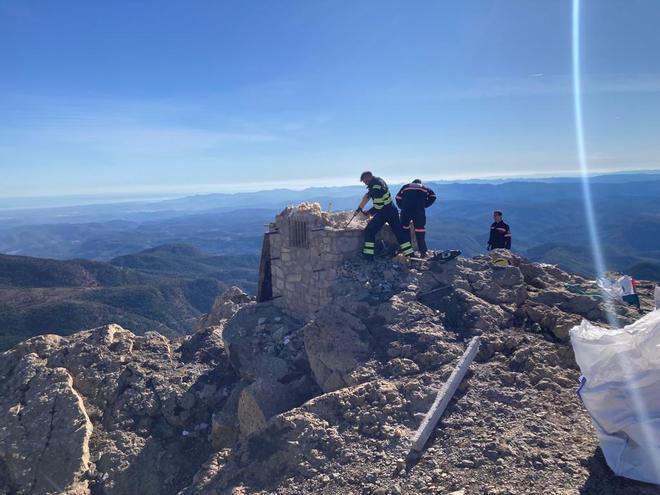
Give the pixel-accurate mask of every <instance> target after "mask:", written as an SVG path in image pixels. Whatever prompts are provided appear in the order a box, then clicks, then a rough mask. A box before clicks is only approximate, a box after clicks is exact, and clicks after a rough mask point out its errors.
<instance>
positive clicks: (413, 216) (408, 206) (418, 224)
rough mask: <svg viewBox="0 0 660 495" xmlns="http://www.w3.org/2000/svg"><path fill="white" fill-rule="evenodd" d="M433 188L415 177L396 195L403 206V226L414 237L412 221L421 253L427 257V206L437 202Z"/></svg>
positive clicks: (401, 206)
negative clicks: (411, 228) (411, 227)
mask: <svg viewBox="0 0 660 495" xmlns="http://www.w3.org/2000/svg"><path fill="white" fill-rule="evenodd" d="M435 199H436V197H435V193H434V192H433V190H431V189H429V188H428V187H425V186H424V185H423V184H422V181H421V180H419V179H415V180H414V181H412V182H411V183H410V184H406V185H404V186H403V187H402V188H401V190H400V191H399V194H397V195H396V204H397V205H398V206H399V208H401V227H402V228H403V229H404V231H406V232H408V237H409V238H410V237H412V234H411V230H410V222H411V221H412V223H413V227H414V229H415V237H416V238H417V247H418V248H419V255H420V256H421V257H422V258H425V257H426V251H427V247H426V208H428V207H429V206H431V205H432V204H433V203H434V202H435Z"/></svg>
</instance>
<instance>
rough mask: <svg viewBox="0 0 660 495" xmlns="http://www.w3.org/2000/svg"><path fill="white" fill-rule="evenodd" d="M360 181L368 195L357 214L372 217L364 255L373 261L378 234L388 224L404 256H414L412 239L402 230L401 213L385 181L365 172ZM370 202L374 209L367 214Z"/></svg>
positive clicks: (363, 250)
mask: <svg viewBox="0 0 660 495" xmlns="http://www.w3.org/2000/svg"><path fill="white" fill-rule="evenodd" d="M360 181H361V182H363V183H364V185H365V186H367V193H366V194H365V195H364V197H363V198H362V201H360V205H359V206H358V208H357V210H356V213H364V214H366V215H368V216H370V217H371V220H369V223H368V224H367V227H366V228H365V230H364V248H363V249H362V253H363V254H364V255H365V257H366V258H367V259H370V260H371V259H373V257H374V252H375V248H376V234H378V231H379V230H380V229H381V228H382V227H383V225H385V224H386V223H388V224H389V225H390V227H391V229H392V231H393V232H394V235H395V236H396V238H397V241H398V242H399V246H400V247H401V251H402V252H403V254H405V255H406V256H412V254H413V248H412V244H410V238H406V235H405V233H404V231H403V229H402V228H401V223H400V221H399V211H398V210H397V209H396V206H394V200H393V199H392V195H391V194H390V190H389V188H388V187H387V184H386V183H385V181H384V180H383V179H381V178H380V177H374V175H373V174H372V173H371V172H363V173H362V175H360ZM369 200H371V202H372V204H373V207H372V208H371V209H370V210H369V211H367V212H365V211H364V210H363V208H364V207H365V206H366V205H367V203H368V202H369Z"/></svg>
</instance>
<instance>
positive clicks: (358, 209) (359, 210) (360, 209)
mask: <svg viewBox="0 0 660 495" xmlns="http://www.w3.org/2000/svg"><path fill="white" fill-rule="evenodd" d="M358 213H364V211H362V208H360V207H358V208H357V209H356V210H355V214H356V215H357V214H358Z"/></svg>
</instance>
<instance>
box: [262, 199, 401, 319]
mask: <svg viewBox="0 0 660 495" xmlns="http://www.w3.org/2000/svg"><path fill="white" fill-rule="evenodd" d="M351 216H352V213H347V212H342V213H334V214H332V213H328V212H323V211H321V207H320V205H318V204H308V203H303V204H301V205H298V206H296V207H287V208H286V209H284V210H283V211H282V212H281V213H280V214H279V215H277V217H276V218H275V222H273V223H271V224H270V225H269V232H268V233H267V234H266V235H267V236H268V238H269V248H270V273H271V283H272V297H273V299H274V300H275V304H277V305H278V306H280V307H282V308H284V309H286V310H287V311H289V312H291V313H293V314H295V315H297V316H299V317H302V318H305V319H306V318H309V317H311V316H312V315H313V314H314V312H315V311H317V310H318V309H320V308H321V307H323V306H325V305H327V304H330V303H331V302H332V300H333V291H332V288H333V286H334V283H335V280H336V278H337V276H338V269H339V268H340V267H341V265H342V263H343V262H344V261H345V260H347V259H348V258H351V257H354V256H358V255H360V253H361V252H362V244H363V242H364V233H363V230H364V227H365V225H366V219H365V218H364V217H363V216H361V215H360V216H359V218H355V219H354V220H353V221H352V222H351V223H350V225H349V226H348V227H347V226H346V224H347V223H348V221H349V220H350V218H351ZM380 239H383V240H384V241H385V242H386V243H387V244H390V243H391V242H392V240H393V235H392V234H391V231H389V229H383V233H382V234H381V236H380ZM264 254H265V253H264ZM262 256H263V254H262Z"/></svg>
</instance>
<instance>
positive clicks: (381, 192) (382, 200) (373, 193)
mask: <svg viewBox="0 0 660 495" xmlns="http://www.w3.org/2000/svg"><path fill="white" fill-rule="evenodd" d="M367 189H368V190H369V191H368V193H367V194H369V197H370V198H371V203H372V204H373V208H371V209H370V210H369V212H368V213H369V214H370V215H373V214H375V213H378V212H379V211H381V210H382V209H383V208H394V209H395V210H396V207H395V206H394V204H393V203H394V201H392V194H391V193H390V190H389V188H388V187H387V184H386V183H385V181H384V180H383V179H381V178H380V177H374V178H373V179H371V181H370V182H369V185H367Z"/></svg>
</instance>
